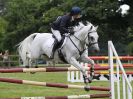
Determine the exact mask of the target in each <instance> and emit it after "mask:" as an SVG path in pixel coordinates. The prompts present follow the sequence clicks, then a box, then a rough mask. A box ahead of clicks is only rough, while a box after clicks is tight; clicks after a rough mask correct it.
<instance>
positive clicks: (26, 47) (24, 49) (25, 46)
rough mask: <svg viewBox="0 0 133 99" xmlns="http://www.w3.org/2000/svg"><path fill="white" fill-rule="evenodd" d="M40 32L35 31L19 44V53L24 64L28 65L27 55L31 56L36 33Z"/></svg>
mask: <svg viewBox="0 0 133 99" xmlns="http://www.w3.org/2000/svg"><path fill="white" fill-rule="evenodd" d="M37 34H39V33H33V34H31V35H29V36H28V37H27V38H25V39H24V40H23V41H22V42H20V43H19V44H18V53H19V56H20V57H21V59H22V61H23V65H24V66H27V65H28V60H27V57H28V58H30V46H31V43H32V41H33V40H34V38H35V37H36V35H37Z"/></svg>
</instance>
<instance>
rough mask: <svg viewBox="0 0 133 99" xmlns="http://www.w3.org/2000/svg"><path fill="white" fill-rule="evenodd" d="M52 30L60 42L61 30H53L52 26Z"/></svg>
mask: <svg viewBox="0 0 133 99" xmlns="http://www.w3.org/2000/svg"><path fill="white" fill-rule="evenodd" d="M51 31H52V33H53V34H54V36H55V37H56V39H57V40H58V42H60V41H61V34H60V31H58V30H53V29H52V28H51Z"/></svg>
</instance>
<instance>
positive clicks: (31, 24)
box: [0, 0, 133, 55]
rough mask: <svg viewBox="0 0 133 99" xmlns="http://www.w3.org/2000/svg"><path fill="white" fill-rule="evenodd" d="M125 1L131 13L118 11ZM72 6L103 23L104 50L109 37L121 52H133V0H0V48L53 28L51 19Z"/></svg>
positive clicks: (100, 28) (93, 21)
mask: <svg viewBox="0 0 133 99" xmlns="http://www.w3.org/2000/svg"><path fill="white" fill-rule="evenodd" d="M122 4H128V5H130V10H129V13H128V15H125V16H122V15H121V13H120V12H119V11H118V12H117V10H118V8H119V7H120V5H122ZM72 6H79V7H81V8H82V13H83V18H82V20H84V21H85V20H88V21H90V22H92V23H93V24H94V25H98V26H99V29H98V33H99V35H100V38H99V44H100V48H101V52H100V54H107V41H108V40H112V41H113V42H114V43H115V45H116V48H117V50H118V51H119V53H120V54H121V55H125V54H126V55H127V54H130V55H131V54H133V43H132V42H133V0H121V1H118V0H0V49H1V50H5V49H9V50H10V51H12V52H15V51H16V47H15V45H16V44H18V43H19V42H20V41H22V40H23V39H24V38H25V37H27V36H28V35H30V34H31V33H34V32H41V33H43V32H51V31H50V23H51V22H52V21H53V20H55V19H56V18H57V16H59V15H63V14H64V13H67V12H69V11H70V9H71V7H72ZM127 45H128V46H127Z"/></svg>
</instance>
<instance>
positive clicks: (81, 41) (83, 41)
mask: <svg viewBox="0 0 133 99" xmlns="http://www.w3.org/2000/svg"><path fill="white" fill-rule="evenodd" d="M82 28H83V27H81V28H80V29H79V30H81V29H82ZM91 29H92V26H91V28H90V29H89V31H90V32H88V33H87V35H86V37H85V39H84V40H80V39H79V38H78V37H76V36H75V35H73V36H74V37H75V38H76V39H77V40H78V41H80V43H81V44H83V45H84V44H86V45H87V46H88V47H90V46H92V45H94V44H97V43H98V42H93V43H91V42H90V43H89V44H87V43H86V42H85V41H86V39H87V37H88V41H89V34H91V33H93V32H96V31H91ZM69 39H70V40H71V42H72V43H73V45H74V46H75V47H76V48H77V50H78V51H79V54H80V55H82V53H83V52H84V51H85V50H86V47H85V46H84V48H83V50H82V51H81V50H80V49H79V48H78V47H77V45H76V44H75V43H74V42H73V40H72V39H71V37H70V36H69Z"/></svg>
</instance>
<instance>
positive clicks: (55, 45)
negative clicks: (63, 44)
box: [50, 40, 59, 59]
mask: <svg viewBox="0 0 133 99" xmlns="http://www.w3.org/2000/svg"><path fill="white" fill-rule="evenodd" d="M58 44H59V42H58V40H55V41H54V45H53V49H52V53H51V57H50V58H51V59H53V58H54V53H55V51H56V49H57V47H58Z"/></svg>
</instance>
